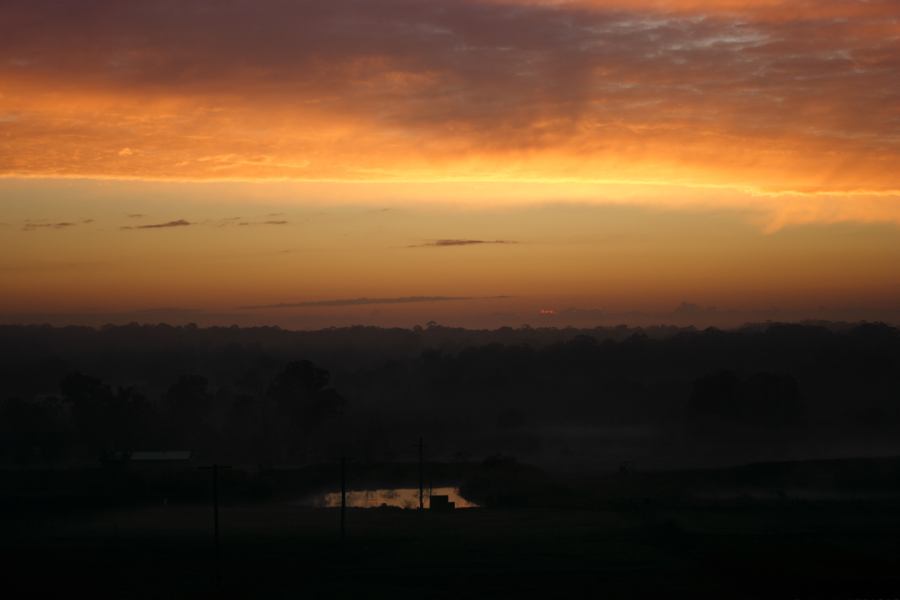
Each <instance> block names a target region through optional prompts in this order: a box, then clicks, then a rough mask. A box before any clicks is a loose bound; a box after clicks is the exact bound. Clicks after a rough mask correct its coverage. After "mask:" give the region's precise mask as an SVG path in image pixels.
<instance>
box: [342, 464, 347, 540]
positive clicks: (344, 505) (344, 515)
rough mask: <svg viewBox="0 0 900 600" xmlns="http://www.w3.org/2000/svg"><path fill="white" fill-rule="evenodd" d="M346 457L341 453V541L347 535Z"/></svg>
mask: <svg viewBox="0 0 900 600" xmlns="http://www.w3.org/2000/svg"><path fill="white" fill-rule="evenodd" d="M346 522H347V457H346V456H344V455H343V454H342V455H341V543H342V544H343V542H344V538H345V537H346V535H347V531H346Z"/></svg>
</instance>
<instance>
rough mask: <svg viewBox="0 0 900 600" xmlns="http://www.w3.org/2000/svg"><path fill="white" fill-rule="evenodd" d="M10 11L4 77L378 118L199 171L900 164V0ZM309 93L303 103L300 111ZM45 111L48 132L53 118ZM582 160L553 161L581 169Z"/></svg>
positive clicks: (767, 168)
mask: <svg viewBox="0 0 900 600" xmlns="http://www.w3.org/2000/svg"><path fill="white" fill-rule="evenodd" d="M3 14H4V17H3V21H2V25H0V77H2V78H3V79H4V81H6V82H10V84H15V85H16V86H23V89H30V88H28V86H30V85H49V84H48V83H47V82H52V89H53V90H54V92H56V91H72V92H78V93H79V94H88V93H94V94H101V95H102V94H112V95H116V94H119V93H121V92H122V90H127V93H128V94H129V97H133V98H141V99H143V98H145V97H146V98H149V99H155V100H157V101H160V102H162V101H164V100H165V99H167V98H172V97H174V98H178V99H181V100H185V101H189V102H191V103H193V104H192V107H193V108H192V109H191V110H188V111H184V112H183V113H182V114H181V115H179V117H178V119H176V120H175V122H173V123H174V124H172V123H169V122H168V121H166V127H173V128H175V131H184V130H185V129H186V128H188V129H194V130H197V131H195V133H196V135H197V136H201V135H206V136H209V135H210V132H209V131H207V130H206V128H218V129H217V130H219V131H221V127H220V126H222V125H223V122H220V121H218V120H217V119H218V118H219V117H217V116H216V115H222V114H224V115H226V117H223V118H225V119H226V122H227V123H229V127H231V126H232V125H233V124H234V123H233V120H234V119H235V118H238V117H234V116H229V114H230V113H228V112H227V111H228V110H229V109H232V108H234V106H235V105H240V109H241V110H243V109H245V108H247V106H244V103H250V101H251V100H252V111H253V114H254V115H256V116H257V118H259V119H260V123H261V126H262V125H266V124H268V125H270V126H271V125H278V126H281V125H283V124H284V123H286V122H290V124H291V126H292V127H295V131H301V132H303V131H306V130H304V128H303V127H301V125H308V124H310V123H321V122H322V121H321V119H322V118H324V117H328V119H331V120H332V121H335V122H338V123H339V124H340V123H352V124H353V126H354V127H356V128H360V129H361V130H364V131H366V132H369V133H370V134H371V135H372V136H374V138H375V140H374V141H371V140H370V142H371V143H370V144H369V145H365V144H362V141H359V142H358V143H359V144H362V145H361V146H360V149H359V150H358V152H359V153H360V155H356V154H354V152H356V151H357V150H356V148H355V147H353V145H352V144H347V145H345V146H341V147H340V156H338V157H336V158H333V161H332V162H331V163H329V162H328V160H329V159H328V152H336V151H335V150H334V148H333V147H332V146H331V145H325V146H323V145H321V141H320V139H319V138H317V137H316V135H317V133H318V132H316V131H309V132H308V133H309V136H310V139H311V140H312V141H310V142H309V145H308V146H303V145H302V144H301V145H300V146H298V147H296V148H292V147H290V144H291V143H294V142H292V141H291V140H295V139H306V138H304V135H306V134H304V135H290V136H284V135H282V136H277V135H276V136H272V137H269V138H267V139H265V140H259V139H256V138H254V137H253V134H252V133H251V131H252V130H253V128H252V127H248V128H247V130H246V132H244V133H243V134H242V135H240V136H236V137H235V138H233V139H228V140H223V143H225V145H226V146H227V148H226V149H224V150H222V155H221V156H219V157H213V159H210V160H208V161H207V162H206V163H204V165H202V168H204V169H208V170H207V171H204V173H206V174H208V173H222V172H223V170H224V172H225V173H226V174H227V173H229V172H238V171H239V170H240V169H241V168H248V167H247V165H248V164H250V165H252V167H253V169H254V170H253V172H254V173H262V174H269V175H273V176H274V175H279V174H284V173H289V174H290V173H294V172H295V171H296V172H305V171H304V169H308V168H310V165H312V167H315V168H316V169H318V171H316V172H317V173H319V174H329V173H335V172H338V171H337V170H338V169H339V168H340V167H341V165H343V164H344V161H345V160H348V157H349V156H352V158H353V159H354V160H355V161H357V162H358V163H359V164H358V165H356V166H357V167H359V168H364V167H366V166H369V167H373V168H374V167H384V165H383V164H381V163H380V162H379V161H380V160H381V155H380V154H379V155H375V154H374V153H373V152H372V150H373V148H376V147H380V148H384V149H385V151H384V155H386V156H388V157H390V156H391V154H392V153H394V152H401V151H402V153H404V154H405V155H422V156H425V157H441V156H446V155H452V156H467V155H482V154H485V153H487V154H492V155H498V156H500V157H503V156H506V154H505V153H511V152H514V153H517V154H516V156H517V157H521V156H523V153H524V155H525V156H530V154H528V153H532V152H551V151H552V152H554V153H560V152H562V153H564V154H565V155H566V156H568V157H580V158H581V159H582V160H583V161H587V160H589V159H590V158H591V157H596V156H615V157H621V160H623V161H631V162H641V161H642V164H647V165H652V164H655V161H656V162H658V159H659V155H660V154H661V153H670V154H674V153H677V154H678V160H680V161H682V162H686V163H689V164H690V165H693V168H695V169H699V168H701V167H700V166H698V165H701V166H702V165H712V166H713V167H715V168H718V169H723V170H740V171H742V172H743V171H746V172H748V173H750V174H753V173H756V174H758V175H766V176H769V177H775V175H773V174H772V172H777V173H778V174H779V176H780V177H783V178H791V177H794V178H795V179H797V180H798V181H801V182H804V183H805V184H806V185H812V184H813V183H814V182H815V183H817V184H819V185H822V186H826V185H829V186H834V187H842V188H844V189H847V188H848V187H869V188H885V187H889V186H890V185H891V184H890V181H888V179H887V178H886V176H885V173H889V172H891V171H896V170H897V167H898V165H900V160H898V157H900V141H898V140H900V108H898V107H900V35H898V33H900V31H898V30H900V25H898V20H897V18H898V16H900V5H898V3H897V2H896V1H894V0H869V1H864V0H840V1H838V0H821V1H816V2H811V1H802V0H801V1H797V2H772V1H767V2H751V1H748V2H740V1H736V0H735V1H725V0H719V1H713V2H705V3H704V2H687V1H682V2H676V1H673V2H662V1H660V2H650V1H638V2H632V3H629V2H621V1H619V2H614V1H594V2H591V1H584V2H488V1H482V2H478V1H472V0H468V1H467V0H429V1H427V2H424V1H421V0H379V1H378V2H373V1H371V0H334V1H332V2H318V1H311V0H307V1H298V2H287V1H284V0H253V1H250V0H236V1H233V2H227V3H221V2H213V1H212V0H199V1H196V2H191V3H187V4H183V3H171V2H148V3H130V2H119V1H115V0H94V1H90V2H77V3H67V4H65V5H60V4H59V3H57V2H51V1H50V0H27V1H26V0H11V1H9V2H5V3H4V9H3ZM222 111H225V112H222ZM300 113H303V114H304V115H306V116H305V118H307V119H308V120H307V121H304V122H303V123H300V122H291V121H290V120H291V119H296V118H299V117H296V115H297V114H300ZM11 114H15V115H16V118H15V119H13V118H11V117H10V118H9V119H7V121H8V122H4V126H5V127H6V128H9V129H11V130H12V131H13V132H15V131H20V130H21V131H23V132H24V131H26V129H25V128H26V127H29V125H28V123H27V121H28V119H25V118H24V117H22V116H21V115H18V113H11ZM270 115H276V116H274V117H271V119H270V118H269V116H270ZM272 119H274V120H272ZM160 121H161V118H158V119H156V120H154V121H153V123H156V124H157V125H158V124H159V122H160ZM142 122H143V121H140V120H136V119H134V120H127V123H128V124H129V125H128V127H129V128H130V127H132V126H133V125H134V124H135V123H142ZM329 122H331V121H329ZM95 126H96V127H100V126H102V123H101V124H99V125H97V124H80V125H78V127H74V126H72V125H71V122H70V121H60V122H59V123H56V124H55V125H54V126H53V127H52V128H51V129H52V131H57V132H59V131H60V129H59V128H63V129H66V128H70V129H72V128H73V127H74V129H72V130H71V131H68V133H69V134H71V135H72V136H75V137H77V136H78V135H79V134H81V135H84V128H88V127H95ZM33 127H34V128H36V129H33V130H29V131H32V132H36V133H35V135H36V134H37V133H40V132H43V133H42V134H41V135H49V134H47V128H48V127H50V124H46V123H44V124H36V125H33ZM336 127H337V126H336ZM17 128H18V129H17ZM263 128H264V129H265V130H269V128H268V127H263ZM328 131H332V129H329V130H328ZM115 132H118V133H121V134H123V135H124V134H126V133H127V132H128V128H126V127H124V126H123V127H122V128H116V131H115ZM115 132H106V131H104V134H107V133H108V134H110V137H112V135H111V134H112V133H115ZM326 134H327V135H326V139H327V140H328V144H331V142H332V140H333V138H331V137H327V136H329V135H331V134H330V133H328V132H326ZM51 137H52V136H51ZM59 139H60V140H62V139H63V138H59ZM142 139H143V140H144V143H147V142H146V140H147V139H148V138H147V137H146V136H144V138H142ZM149 139H152V138H149ZM411 140H414V141H411ZM140 142H141V140H140V139H139V140H135V141H134V142H132V141H131V140H127V143H128V148H131V147H132V146H134V147H137V146H138V145H139V144H140ZM226 142H227V143H226ZM297 143H298V144H300V142H297ZM376 144H377V145H376ZM124 145H125V144H124V143H123V142H120V143H119V145H118V146H116V148H114V150H115V153H116V154H118V153H119V152H120V151H119V149H120V148H122V147H123V146H124ZM41 148H42V149H43V150H44V151H45V152H50V153H51V154H48V155H47V156H46V157H44V158H34V157H33V158H32V159H31V160H32V161H33V162H34V163H40V164H37V166H35V165H31V166H28V165H26V164H25V162H24V160H23V161H22V168H23V169H26V170H27V169H48V168H53V169H62V168H63V166H60V165H61V164H65V163H66V161H72V160H73V159H72V158H71V152H69V153H68V154H63V153H62V151H60V154H59V155H58V156H57V155H55V154H52V153H53V152H54V150H53V148H54V146H53V145H52V144H47V143H44V144H43V145H42V146H41ZM323 149H325V150H328V152H322V150H323ZM111 153H112V150H111ZM184 154H185V155H189V153H187V152H185V153H184ZM158 155H159V152H156V153H152V152H151V153H141V152H136V151H133V152H130V153H128V155H127V156H125V157H124V158H125V159H127V160H128V161H134V164H142V165H144V168H146V169H149V170H152V171H154V172H156V173H171V172H173V169H176V167H175V166H173V165H174V164H176V163H173V162H168V163H166V165H165V167H166V169H167V170H163V167H162V166H161V165H160V164H151V165H149V166H148V163H140V162H139V161H147V160H152V156H158ZM119 156H121V155H119ZM148 157H151V158H148ZM235 157H236V158H235ZM286 157H287V158H286ZM310 157H312V158H310ZM669 158H670V159H671V157H669ZM51 159H53V160H52V161H51ZM288 159H290V160H288ZM498 160H499V159H498ZM510 160H512V159H510ZM217 161H218V162H217ZM182 162H184V163H187V162H190V161H182ZM14 164H16V163H14ZM114 164H119V163H118V162H117V163H114ZM127 164H132V163H131V162H129V163H127ZM178 164H180V163H178ZM504 164H507V163H504ZM579 164H580V163H579V162H578V161H575V160H574V159H571V161H570V162H566V163H564V164H563V165H561V166H558V167H557V171H558V173H556V174H557V175H560V176H565V175H566V174H568V173H570V172H572V171H573V170H575V171H576V172H577V174H579V175H582V174H583V171H582V170H577V167H578V166H579ZM780 164H784V165H785V166H784V168H783V169H781V168H780V167H779V165H780ZM41 165H45V166H41ZM46 165H51V166H46ZM226 167H227V168H226ZM72 168H75V167H72ZM92 168H105V167H101V166H92ZM184 168H188V167H184ZM192 168H195V169H199V168H201V167H200V166H197V165H194V167H192ZM228 169H231V170H230V171H229V170H228ZM779 169H781V170H779ZM798 171H803V172H804V173H806V171H808V173H806V176H805V177H800V176H794V174H796V173H797V172H798ZM175 172H177V169H176V171H175ZM588 172H590V171H588ZM787 183H789V182H785V185H787ZM895 184H896V182H894V185H895Z"/></svg>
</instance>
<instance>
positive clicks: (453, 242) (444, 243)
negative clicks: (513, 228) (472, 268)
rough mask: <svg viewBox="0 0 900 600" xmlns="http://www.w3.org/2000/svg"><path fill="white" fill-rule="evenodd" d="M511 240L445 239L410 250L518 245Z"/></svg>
mask: <svg viewBox="0 0 900 600" xmlns="http://www.w3.org/2000/svg"><path fill="white" fill-rule="evenodd" d="M517 243H518V242H513V241H510V240H458V239H444V240H434V241H433V242H425V243H424V244H414V245H412V246H410V248H446V247H453V246H477V245H479V244H517Z"/></svg>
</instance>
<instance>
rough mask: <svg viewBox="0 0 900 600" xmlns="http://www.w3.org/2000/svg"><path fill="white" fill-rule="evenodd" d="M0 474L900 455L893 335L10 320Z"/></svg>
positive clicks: (835, 330) (4, 352)
mask: <svg viewBox="0 0 900 600" xmlns="http://www.w3.org/2000/svg"><path fill="white" fill-rule="evenodd" d="M0 378H2V379H0V380H2V389H0V463H2V464H4V465H7V466H12V465H20V466H41V467H47V466H53V467H60V468H62V467H64V466H67V465H85V464H97V463H98V461H102V460H104V458H110V457H115V456H121V455H122V454H123V453H125V454H126V455H127V453H128V452H131V451H138V450H191V451H193V452H194V453H195V455H196V456H198V457H201V458H202V459H204V460H209V461H213V460H215V461H219V462H229V463H232V464H238V465H248V466H249V465H265V466H278V465H302V464H311V463H317V462H324V461H330V460H335V459H336V458H337V457H338V456H340V455H341V454H346V455H348V456H350V457H352V458H353V459H355V460H359V461H371V462H378V461H382V462H389V461H404V460H410V459H411V458H412V457H414V455H415V447H416V441H417V440H418V438H419V437H420V436H421V437H423V438H424V439H425V440H426V451H427V454H428V457H429V459H430V460H447V461H470V460H483V459H484V458H486V457H496V456H505V457H515V458H516V459H518V460H520V461H523V462H532V463H536V464H542V465H548V466H553V467H555V468H559V469H564V468H568V469H590V468H610V469H613V468H618V467H619V466H620V465H634V466H636V467H637V468H641V467H643V466H647V467H654V468H655V467H675V466H688V465H691V466H694V465H697V466H703V465H722V464H731V463H739V462H747V461H751V460H775V459H789V458H819V457H840V456H861V455H883V454H898V453H900V331H898V330H897V329H895V328H893V327H890V326H887V325H884V324H871V323H862V324H846V323H844V324H835V323H811V324H772V323H767V324H761V325H752V326H745V327H743V328H740V329H735V330H731V331H722V330H717V329H706V330H702V331H701V330H695V329H692V328H675V327H656V328H643V329H635V328H628V327H612V328H596V329H531V328H519V329H511V328H504V329H499V330H493V331H473V330H465V329H455V328H447V327H442V326H439V325H436V324H434V323H431V324H429V326H427V327H424V328H419V327H417V328H414V329H411V330H410V329H381V328H375V327H350V328H339V329H326V330H321V331H311V332H298V331H287V330H282V329H279V328H276V327H264V328H238V327H230V328H228V327H213V328H198V327H195V326H191V325H189V326H184V327H173V326H168V325H136V324H135V325H127V326H107V327H103V328H100V329H93V328H87V327H62V328H59V327H50V326H2V327H0Z"/></svg>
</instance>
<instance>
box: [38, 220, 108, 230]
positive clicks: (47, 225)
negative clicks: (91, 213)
mask: <svg viewBox="0 0 900 600" xmlns="http://www.w3.org/2000/svg"><path fill="white" fill-rule="evenodd" d="M90 222H91V221H85V223H90ZM75 225H76V224H75V223H71V222H68V221H62V222H59V223H25V225H23V226H22V230H23V231H34V230H35V229H68V228H69V227H75Z"/></svg>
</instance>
